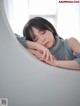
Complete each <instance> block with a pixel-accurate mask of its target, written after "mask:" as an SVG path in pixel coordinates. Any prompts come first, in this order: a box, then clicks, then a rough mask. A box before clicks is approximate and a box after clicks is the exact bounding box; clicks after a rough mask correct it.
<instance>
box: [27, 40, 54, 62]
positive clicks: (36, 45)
mask: <svg viewBox="0 0 80 106" xmlns="http://www.w3.org/2000/svg"><path fill="white" fill-rule="evenodd" d="M27 44H28V47H29V48H30V49H35V50H37V51H38V52H39V53H41V54H42V57H41V58H40V60H44V59H45V61H46V62H47V61H48V60H52V59H53V58H54V57H53V55H52V54H51V53H50V51H49V49H47V48H46V47H44V46H43V45H41V44H39V43H37V42H32V41H27Z"/></svg>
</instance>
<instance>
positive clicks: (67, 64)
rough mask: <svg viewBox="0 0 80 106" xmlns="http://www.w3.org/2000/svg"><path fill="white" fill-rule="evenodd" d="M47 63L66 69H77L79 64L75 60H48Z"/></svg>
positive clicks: (79, 66)
mask: <svg viewBox="0 0 80 106" xmlns="http://www.w3.org/2000/svg"><path fill="white" fill-rule="evenodd" d="M48 64H50V65H52V66H56V67H61V68H66V69H74V70H75V69H77V70H80V64H78V63H77V62H76V61H75V60H61V61H59V60H52V61H49V60H48Z"/></svg>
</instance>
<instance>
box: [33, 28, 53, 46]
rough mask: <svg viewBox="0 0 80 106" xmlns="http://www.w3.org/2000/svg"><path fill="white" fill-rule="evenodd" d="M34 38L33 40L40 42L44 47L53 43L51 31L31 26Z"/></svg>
mask: <svg viewBox="0 0 80 106" xmlns="http://www.w3.org/2000/svg"><path fill="white" fill-rule="evenodd" d="M32 30H33V34H34V36H35V37H34V38H33V41H34V42H37V43H40V44H41V45H43V46H45V47H46V48H50V47H52V45H54V44H55V38H54V36H53V34H52V32H51V31H49V30H43V31H42V30H41V31H40V30H38V29H36V28H34V27H33V28H32Z"/></svg>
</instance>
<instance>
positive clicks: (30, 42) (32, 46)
mask: <svg viewBox="0 0 80 106" xmlns="http://www.w3.org/2000/svg"><path fill="white" fill-rule="evenodd" d="M27 45H28V48H29V49H36V42H33V41H29V40H27Z"/></svg>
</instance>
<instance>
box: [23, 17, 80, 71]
mask: <svg viewBox="0 0 80 106" xmlns="http://www.w3.org/2000/svg"><path fill="white" fill-rule="evenodd" d="M23 35H24V36H25V38H26V40H27V45H28V48H29V51H30V52H31V53H32V54H33V55H35V56H36V57H37V58H38V59H39V60H41V61H44V62H45V63H47V64H49V65H52V66H56V67H62V68H67V69H77V70H80V43H79V42H78V41H77V39H75V38H73V37H71V38H69V39H65V40H64V39H62V38H61V37H59V36H58V34H57V32H56V30H55V28H54V26H53V25H52V24H51V23H50V22H49V21H47V20H46V19H44V18H42V17H34V18H32V19H30V20H29V21H28V23H27V24H26V25H25V26H24V28H23Z"/></svg>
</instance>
